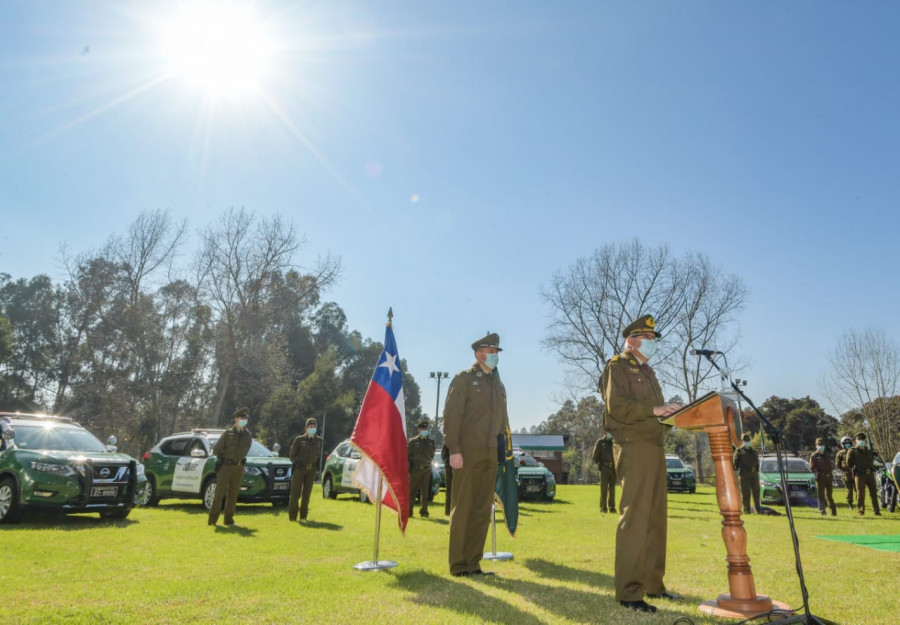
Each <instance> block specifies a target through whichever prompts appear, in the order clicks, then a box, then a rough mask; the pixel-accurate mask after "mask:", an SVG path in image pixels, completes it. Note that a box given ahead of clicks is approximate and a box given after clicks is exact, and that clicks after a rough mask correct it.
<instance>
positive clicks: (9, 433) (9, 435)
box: [3, 428, 16, 441]
mask: <svg viewBox="0 0 900 625" xmlns="http://www.w3.org/2000/svg"><path fill="white" fill-rule="evenodd" d="M15 437H16V432H15V430H13V429H12V428H9V429H7V430H3V440H5V441H11V440H13V439H14V438H15Z"/></svg>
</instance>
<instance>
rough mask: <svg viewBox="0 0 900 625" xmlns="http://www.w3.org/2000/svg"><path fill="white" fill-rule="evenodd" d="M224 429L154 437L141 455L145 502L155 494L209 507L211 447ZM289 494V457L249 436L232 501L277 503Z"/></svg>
mask: <svg viewBox="0 0 900 625" xmlns="http://www.w3.org/2000/svg"><path fill="white" fill-rule="evenodd" d="M224 431H225V430H222V429H203V428H195V429H193V430H191V431H190V432H180V433H178V434H173V435H172V436H167V437H166V438H164V439H162V440H161V441H159V442H158V443H157V444H156V445H155V446H154V447H153V449H151V450H150V451H148V452H147V453H145V454H144V456H143V457H142V458H141V460H142V461H143V462H144V467H145V472H146V474H147V491H146V497H145V503H146V504H147V505H150V506H155V505H157V504H158V503H159V500H160V499H171V498H179V499H202V500H203V507H204V508H205V509H207V510H209V507H210V506H211V505H212V502H213V497H215V494H216V457H215V456H213V455H212V449H213V447H214V446H215V444H216V441H217V440H219V437H220V436H221V435H222V433H223V432H224ZM290 495H291V461H290V460H289V459H288V458H283V457H279V456H277V455H276V454H275V453H273V452H272V451H270V450H269V449H267V448H266V446H265V445H263V444H262V443H260V442H259V441H257V440H254V441H253V443H252V444H251V445H250V451H249V452H247V463H246V464H245V465H244V478H243V481H242V482H241V489H240V493H239V494H238V502H240V503H269V502H271V503H272V505H275V506H281V505H285V504H286V503H287V502H288V499H289V498H290Z"/></svg>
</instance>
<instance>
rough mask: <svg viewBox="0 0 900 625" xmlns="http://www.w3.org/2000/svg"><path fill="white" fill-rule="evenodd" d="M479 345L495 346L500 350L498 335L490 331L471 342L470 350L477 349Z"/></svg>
mask: <svg viewBox="0 0 900 625" xmlns="http://www.w3.org/2000/svg"><path fill="white" fill-rule="evenodd" d="M479 347H496V348H497V351H498V352H502V351H503V350H502V349H500V335H499V334H497V333H496V332H490V333H489V334H488V335H487V336H485V337H482V338H480V339H478V340H477V341H475V342H474V343H472V351H473V352H474V351H478V348H479Z"/></svg>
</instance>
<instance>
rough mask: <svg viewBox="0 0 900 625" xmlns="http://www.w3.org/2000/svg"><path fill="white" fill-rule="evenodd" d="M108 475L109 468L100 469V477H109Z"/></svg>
mask: <svg viewBox="0 0 900 625" xmlns="http://www.w3.org/2000/svg"><path fill="white" fill-rule="evenodd" d="M109 474H110V470H109V467H103V468H102V469H100V477H109Z"/></svg>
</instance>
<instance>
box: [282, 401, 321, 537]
mask: <svg viewBox="0 0 900 625" xmlns="http://www.w3.org/2000/svg"><path fill="white" fill-rule="evenodd" d="M317 425H318V424H317V423H316V420H315V419H313V418H312V417H310V418H309V419H307V420H306V432H304V433H303V434H300V435H299V436H297V438H295V439H294V442H293V443H291V453H290V457H291V466H292V468H291V500H290V503H289V504H288V520H290V521H296V520H297V511H298V508H299V511H300V520H301V521H305V520H306V515H307V514H308V513H309V496H310V494H311V493H312V489H313V484H314V483H315V481H316V470H317V469H318V468H319V458H320V457H321V455H322V437H321V436H319V435H318V434H316V432H317V431H318V427H317ZM298 502H299V505H298Z"/></svg>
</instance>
